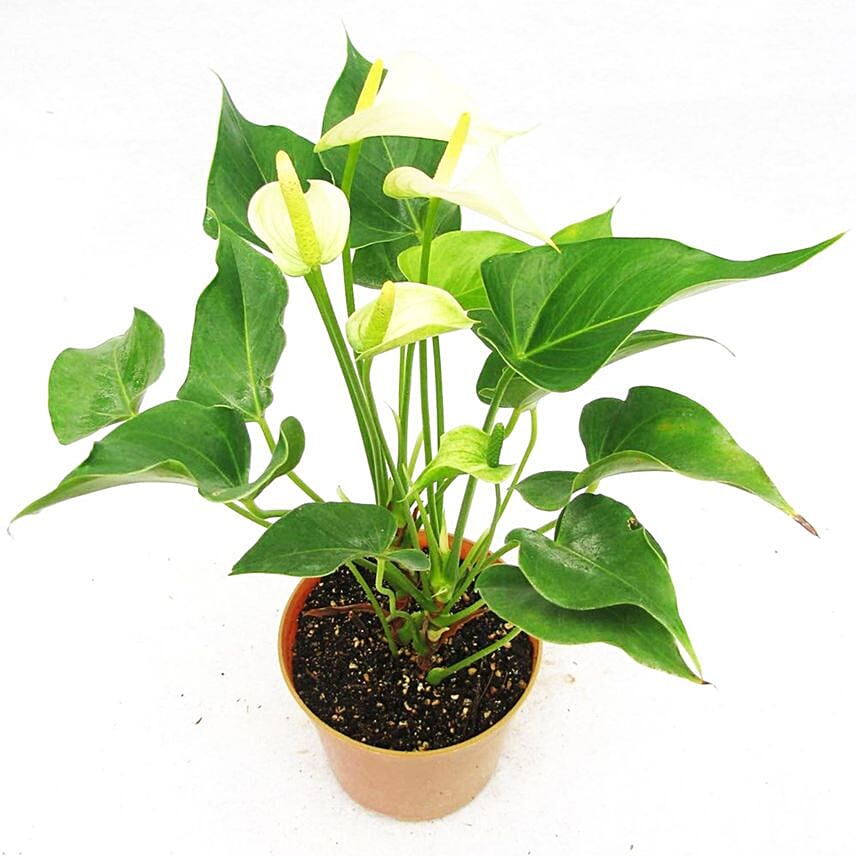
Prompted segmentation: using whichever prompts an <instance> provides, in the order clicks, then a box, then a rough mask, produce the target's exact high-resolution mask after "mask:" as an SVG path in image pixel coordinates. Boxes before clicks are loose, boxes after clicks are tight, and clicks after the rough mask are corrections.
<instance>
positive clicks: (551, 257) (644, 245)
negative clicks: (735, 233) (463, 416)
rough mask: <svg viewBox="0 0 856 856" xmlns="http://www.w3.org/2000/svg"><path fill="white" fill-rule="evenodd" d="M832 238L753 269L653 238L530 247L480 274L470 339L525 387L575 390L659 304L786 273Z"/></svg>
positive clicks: (747, 264) (489, 263)
mask: <svg viewBox="0 0 856 856" xmlns="http://www.w3.org/2000/svg"><path fill="white" fill-rule="evenodd" d="M836 240H837V238H832V239H830V240H828V241H824V242H823V243H820V244H817V245H816V246H814V247H808V248H806V249H803V250H796V251H795V252H791V253H782V254H779V255H773V256H765V257H763V258H760V259H755V260H754V261H746V262H741V261H729V260H727V259H722V258H719V257H718V256H713V255H710V254H708V253H704V252H702V251H701V250H695V249H692V248H691V247H687V246H684V245H683V244H679V243H677V242H676V241H669V240H665V239H661V238H599V239H597V240H594V241H585V242H583V243H579V244H574V245H573V249H572V250H571V249H566V250H565V251H564V252H561V253H557V252H556V251H555V250H553V249H551V248H550V247H535V248H533V249H531V250H526V251H525V252H522V253H515V254H513V255H502V256H496V257H494V258H492V259H488V260H487V261H486V262H484V263H483V265H482V276H483V277H484V282H485V288H486V290H487V294H488V299H489V300H490V304H491V309H492V313H485V314H483V315H480V316H479V319H478V320H479V322H480V326H479V327H478V328H477V331H476V332H477V333H478V334H479V335H480V336H481V337H482V338H483V339H484V340H485V341H486V342H487V343H488V345H489V346H490V347H491V348H493V349H494V350H496V351H497V352H498V353H499V354H500V355H501V356H502V358H503V360H505V362H506V363H508V365H510V366H511V367H512V368H513V369H515V370H516V371H517V372H518V373H519V374H521V375H523V377H524V378H526V379H527V380H528V381H529V382H530V383H532V384H534V385H535V386H540V387H542V388H543V389H549V390H553V391H556V392H566V391H568V390H571V389H576V388H577V387H579V386H581V385H582V384H583V383H585V382H586V381H587V380H588V379H589V378H590V377H591V376H592V375H593V374H594V373H595V372H596V371H597V370H598V369H599V368H600V367H601V366H602V365H604V363H606V362H607V361H608V360H609V358H610V357H611V356H612V355H613V353H614V352H615V351H616V349H618V347H619V346H620V345H621V344H622V342H624V341H625V339H626V338H627V337H628V336H629V335H630V333H631V332H632V331H633V330H634V329H635V328H636V327H637V326H638V325H639V324H641V323H642V322H643V321H644V320H645V319H646V318H647V317H648V316H649V315H650V314H651V313H652V312H654V310H656V309H658V308H659V307H660V306H662V305H663V304H664V303H666V302H668V301H669V300H674V299H675V298H677V297H685V296H688V295H690V294H693V293H696V292H698V291H702V290H704V289H708V288H712V287H714V286H716V285H721V284H722V283H724V282H730V281H735V280H740V279H752V278H755V277H761V276H769V275H770V274H774V273H779V272H781V271H785V270H790V269H792V268H795V267H797V266H798V265H800V264H802V263H803V262H804V261H806V260H807V259H809V258H811V257H812V256H814V255H816V254H817V253H819V252H820V251H821V250H823V249H824V248H826V247H828V246H829V245H830V244H831V243H833V242H834V241H836Z"/></svg>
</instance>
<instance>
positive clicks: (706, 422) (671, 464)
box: [574, 386, 798, 518]
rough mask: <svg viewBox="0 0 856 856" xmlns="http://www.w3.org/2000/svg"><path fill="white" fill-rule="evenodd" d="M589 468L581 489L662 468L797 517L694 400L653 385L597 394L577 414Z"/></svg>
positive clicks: (580, 481)
mask: <svg viewBox="0 0 856 856" xmlns="http://www.w3.org/2000/svg"><path fill="white" fill-rule="evenodd" d="M580 436H581V437H582V440H583V444H584V445H585V448H586V457H587V459H588V462H589V466H588V467H587V468H586V469H585V470H583V471H582V472H581V473H580V474H579V475H578V476H577V478H576V481H575V484H574V487H575V489H576V490H580V489H582V488H584V487H586V486H587V485H589V484H592V483H593V482H596V481H599V480H600V479H603V478H606V476H610V475H615V474H617V473H629V472H645V471H657V470H661V471H662V470H666V471H672V472H676V473H680V474H681V475H685V476H689V477H690V478H696V479H703V480H706V481H717V482H722V483H723V484H730V485H733V486H734V487H738V488H741V489H742V490H745V491H748V492H749V493H754V494H755V495H756V496H759V497H760V498H761V499H764V500H766V501H767V502H769V503H770V504H771V505H773V506H775V507H776V508H778V509H781V510H782V511H784V512H785V513H786V514H789V515H791V516H792V517H795V518H797V517H798V515H797V513H796V512H795V511H794V509H793V508H792V507H791V506H790V505H789V504H788V503H787V502H786V501H785V499H784V497H783V496H782V495H781V494H780V493H779V491H778V489H777V488H776V486H775V485H774V484H773V482H772V481H771V480H770V477H769V476H768V475H767V473H766V472H765V471H764V469H763V467H762V466H761V465H760V464H759V463H758V461H757V460H756V459H755V458H753V457H752V455H750V454H749V453H748V452H746V451H745V450H744V449H742V448H741V447H740V446H739V445H738V444H737V443H736V442H735V440H734V438H733V437H732V436H731V435H730V434H729V433H728V431H727V430H726V429H725V427H724V426H723V425H722V424H721V423H720V422H719V421H718V420H717V419H716V418H715V417H714V416H713V414H711V413H710V412H709V411H708V410H706V409H705V408H704V407H702V406H701V405H700V404H698V403H697V402H695V401H693V400H692V399H690V398H687V397H686V396H683V395H679V394H678V393H676V392H670V391H669V390H667V389H660V388H659V387H654V386H638V387H635V388H633V389H631V390H630V392H629V393H628V395H627V398H626V400H624V401H621V400H620V399H617V398H599V399H597V400H596V401H592V402H590V403H589V404H587V405H586V406H585V407H584V408H583V411H582V414H581V416H580Z"/></svg>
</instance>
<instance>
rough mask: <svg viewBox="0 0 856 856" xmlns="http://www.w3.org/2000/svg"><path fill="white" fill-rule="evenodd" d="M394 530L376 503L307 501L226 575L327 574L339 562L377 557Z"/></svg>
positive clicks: (383, 549) (252, 548) (387, 546)
mask: <svg viewBox="0 0 856 856" xmlns="http://www.w3.org/2000/svg"><path fill="white" fill-rule="evenodd" d="M395 531H396V525H395V518H394V517H393V516H392V514H390V512H389V511H387V510H386V509H385V508H381V507H380V506H377V505H361V504H358V503H353V502H313V503H308V504H307V505H301V506H300V507H299V508H295V509H294V511H292V512H290V513H289V514H287V515H286V516H285V517H283V518H281V519H280V520H278V521H277V522H276V523H274V525H273V526H271V528H270V529H268V530H267V531H266V532H265V533H264V535H262V537H261V538H259V540H258V541H257V542H256V543H255V544H254V545H253V546H252V547H251V548H250V549H249V550H248V551H247V552H246V553H245V554H244V555H243V556H242V557H241V558H240V559H239V560H238V561H237V563H236V564H235V567H234V568H233V569H232V573H233V574H250V573H265V574H287V575H289V576H292V577H318V576H323V575H325V574H331V573H333V571H335V570H336V569H337V568H339V567H340V566H341V565H343V564H344V563H345V562H352V561H355V560H358V559H363V558H366V557H368V556H380V555H383V554H384V553H385V552H386V551H387V550H388V549H389V547H390V545H391V544H392V540H393V538H394V537H395Z"/></svg>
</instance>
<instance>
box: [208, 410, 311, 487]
mask: <svg viewBox="0 0 856 856" xmlns="http://www.w3.org/2000/svg"><path fill="white" fill-rule="evenodd" d="M305 448H306V436H305V435H304V433H303V426H302V425H301V424H300V422H299V421H298V420H297V419H295V417H293V416H288V417H287V418H285V419H283V421H282V423H281V424H280V426H279V439H278V441H277V444H276V446H275V447H274V450H273V452H272V453H271V458H270V462H269V463H268V465H267V466H266V467H265V469H264V472H262V474H261V475H260V476H259V477H258V478H257V479H256V480H255V481H252V482H249V483H246V484H240V485H238V486H237V487H228V488H223V489H220V490H214V491H211V493H210V494H209V495H208V497H207V498H208V499H213V500H215V501H216V502H234V501H236V500H240V499H247V498H248V497H250V498H254V497H256V496H258V495H259V494H260V493H261V492H262V491H263V490H264V489H265V488H266V487H267V486H268V485H269V484H270V483H271V482H272V481H273V480H274V479H278V478H279V477H280V476H284V475H285V474H286V473H290V472H291V471H292V470H293V469H294V468H295V467H296V466H297V465H298V464H299V463H300V459H301V458H302V457H303V451H304V449H305Z"/></svg>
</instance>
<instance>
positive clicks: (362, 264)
mask: <svg viewBox="0 0 856 856" xmlns="http://www.w3.org/2000/svg"><path fill="white" fill-rule="evenodd" d="M415 240H416V236H415V235H407V236H405V237H404V238H396V239H395V240H394V241H384V243H382V244H369V245H368V246H367V247H360V249H358V250H357V251H356V252H355V253H354V260H353V271H354V282H355V283H357V285H364V286H366V287H367V288H380V287H381V286H382V285H383V284H384V283H385V282H400V281H401V280H402V279H407V277H405V276H404V274H403V273H402V272H401V269H400V268H399V267H398V255H399V253H401V252H402V251H404V250H406V249H407V248H408V247H411V246H413V243H414V241H415Z"/></svg>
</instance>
